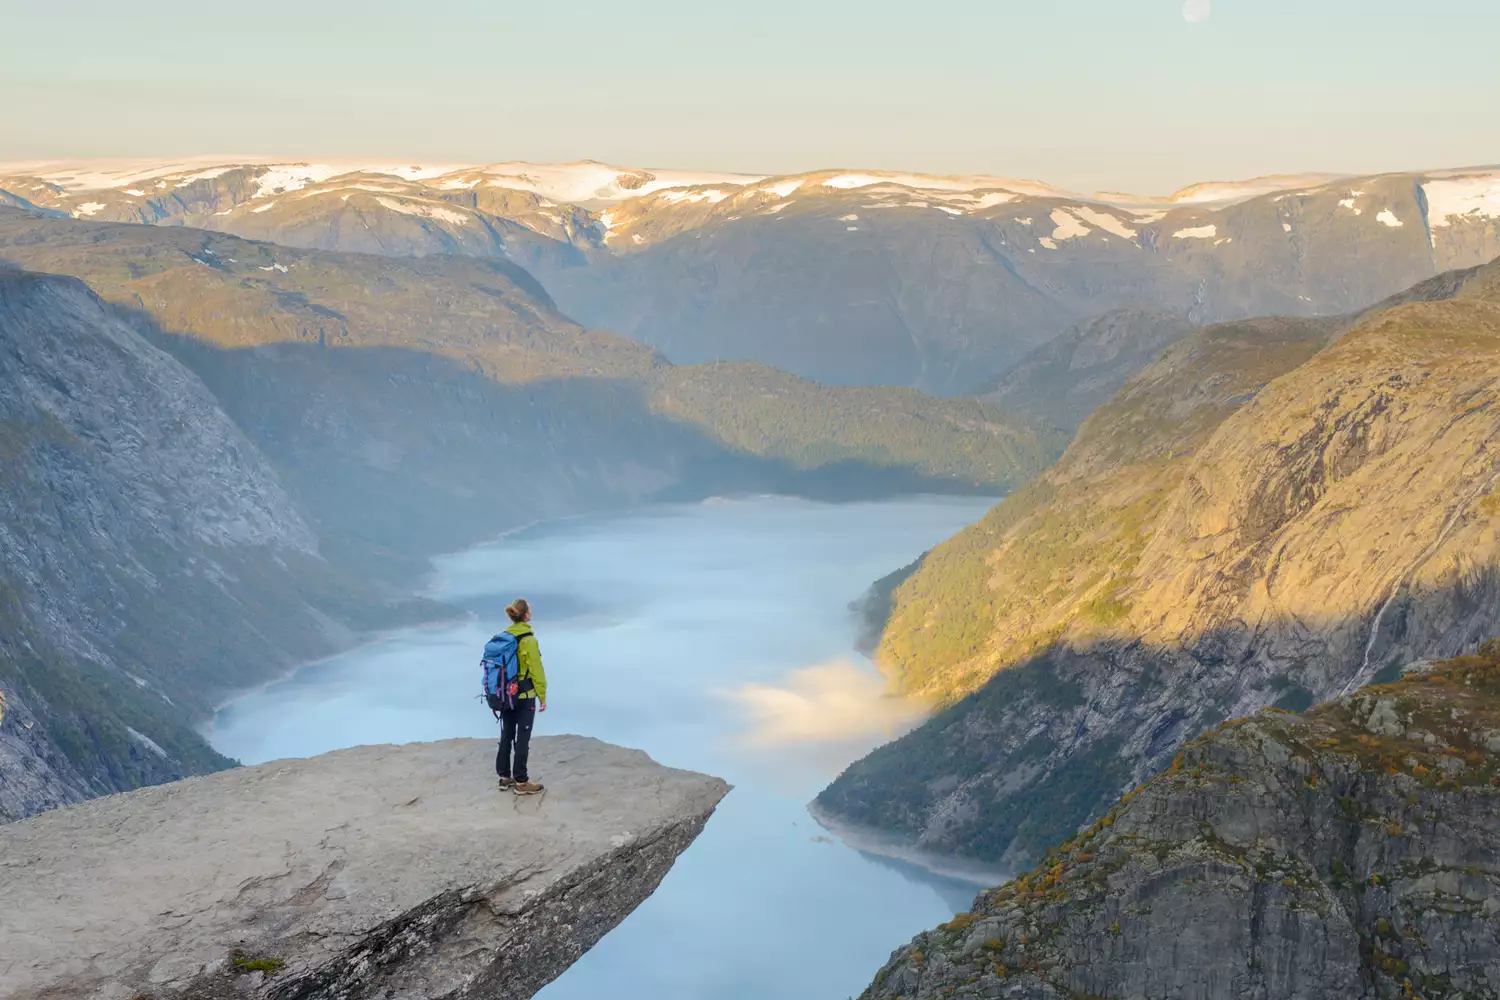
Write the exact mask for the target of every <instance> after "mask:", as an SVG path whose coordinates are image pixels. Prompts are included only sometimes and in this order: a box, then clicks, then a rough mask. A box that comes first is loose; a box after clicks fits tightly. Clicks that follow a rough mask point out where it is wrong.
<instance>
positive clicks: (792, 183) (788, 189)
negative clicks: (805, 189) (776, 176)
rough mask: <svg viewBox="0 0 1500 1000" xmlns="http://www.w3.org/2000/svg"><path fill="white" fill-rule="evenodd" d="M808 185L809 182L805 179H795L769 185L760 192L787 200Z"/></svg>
mask: <svg viewBox="0 0 1500 1000" xmlns="http://www.w3.org/2000/svg"><path fill="white" fill-rule="evenodd" d="M806 183H807V180H806V179H805V178H794V179H792V180H789V181H778V182H777V183H775V184H768V185H766V186H765V187H763V188H761V189H760V190H762V191H764V192H766V193H767V194H774V195H775V196H776V197H778V198H785V197H786V196H787V195H789V194H791V193H792V192H793V191H795V190H797V189H798V188H800V187H801V186H802V185H804V184H806Z"/></svg>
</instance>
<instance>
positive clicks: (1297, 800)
mask: <svg viewBox="0 0 1500 1000" xmlns="http://www.w3.org/2000/svg"><path fill="white" fill-rule="evenodd" d="M1497 774H1500V644H1496V643H1494V642H1491V643H1488V644H1487V645H1485V646H1484V647H1483V648H1482V649H1481V651H1480V653H1479V655H1477V656H1469V657H1464V658H1461V659H1458V660H1454V661H1450V662H1447V663H1443V664H1440V665H1438V666H1437V667H1435V668H1434V669H1432V670H1431V671H1430V672H1419V673H1414V674H1411V675H1409V676H1407V677H1405V678H1403V679H1402V680H1400V681H1399V682H1397V683H1393V684H1389V685H1382V686H1377V687H1370V688H1365V689H1362V690H1360V691H1358V692H1357V693H1355V694H1353V695H1350V696H1347V697H1344V698H1340V699H1338V700H1336V701H1333V702H1329V703H1326V704H1323V705H1320V706H1318V707H1317V708H1315V709H1313V710H1312V711H1310V712H1308V713H1306V714H1305V715H1302V716H1296V715H1292V714H1289V713H1287V712H1284V711H1278V710H1274V709H1269V710H1265V711H1262V712H1260V713H1259V714H1257V715H1255V716H1253V717H1251V718H1248V719H1236V720H1234V721H1232V722H1227V723H1225V724H1223V725H1221V726H1220V727H1218V728H1217V729H1216V730H1214V731H1212V732H1210V733H1208V734H1206V735H1204V736H1202V737H1200V738H1198V739H1195V740H1193V741H1192V742H1190V743H1188V744H1187V745H1186V746H1185V747H1184V748H1183V749H1182V751H1181V752H1180V753H1178V755H1177V756H1176V758H1175V759H1174V760H1173V761H1172V763H1171V765H1170V766H1169V767H1168V768H1167V769H1166V770H1165V771H1164V772H1163V773H1161V774H1159V775H1157V776H1156V777H1154V778H1152V779H1151V780H1149V781H1148V782H1146V784H1145V785H1144V786H1143V787H1141V788H1139V789H1137V790H1135V791H1133V792H1131V793H1130V794H1128V795H1126V796H1125V797H1124V798H1123V799H1122V800H1120V801H1119V802H1118V803H1116V804H1115V805H1114V807H1113V808H1111V809H1110V810H1109V811H1108V812H1107V813H1106V814H1105V815H1104V816H1103V817H1101V818H1100V819H1099V820H1098V821H1097V822H1095V823H1094V824H1093V825H1092V826H1090V827H1089V828H1088V829H1087V830H1085V831H1083V832H1082V833H1080V834H1079V835H1078V836H1077V837H1074V838H1072V839H1070V840H1068V841H1067V842H1066V843H1064V844H1062V845H1061V846H1059V847H1058V848H1056V849H1055V850H1053V851H1051V852H1049V854H1048V856H1047V858H1046V859H1045V860H1044V861H1043V862H1042V863H1041V864H1040V865H1039V866H1038V867H1037V868H1036V869H1035V870H1033V871H1030V872H1028V873H1027V874H1025V875H1023V876H1021V877H1020V878H1018V879H1016V880H1015V881H1013V882H1010V883H1008V884H1006V885H1004V886H1002V887H1000V888H998V889H995V890H992V891H988V892H984V893H981V894H980V896H979V898H978V899H976V900H975V903H974V907H973V909H972V911H971V912H968V913H961V914H959V915H958V916H957V917H956V918H955V919H954V920H953V921H951V922H949V923H947V924H944V925H943V926H941V927H939V928H938V929H936V930H934V931H931V932H929V933H926V934H923V935H921V936H919V937H918V938H917V939H916V940H914V941H913V942H912V943H911V944H910V945H908V946H907V947H905V948H902V949H901V950H899V951H898V952H896V954H895V955H894V956H893V957H892V959H891V961H890V963H889V964H888V965H887V966H886V967H885V968H884V969H882V970H881V971H880V973H879V975H878V976H877V977H876V978H875V982H874V984H873V985H872V986H871V987H870V988H869V989H868V990H866V991H865V993H864V994H862V996H863V997H864V998H867V1000H875V998H883V997H889V998H896V997H901V998H906V1000H923V998H928V997H954V998H966V997H1009V998H1015V1000H1022V998H1035V1000H1063V998H1071V997H1093V998H1100V1000H1105V998H1125V997H1166V996H1173V997H1194V998H1203V1000H1220V998H1222V1000H1230V998H1238V997H1245V996H1264V997H1280V998H1287V1000H1304V998H1305V1000H1322V998H1325V997H1348V998H1351V1000H1355V998H1358V1000H1377V998H1381V1000H1385V998H1390V1000H1395V998H1400V997H1424V998H1427V1000H1447V998H1452V1000H1460V998H1471V997H1493V996H1497V995H1500V921H1497V920H1496V915H1497V913H1500V870H1497V868H1496V858H1497V857H1500V823H1497V818H1500V777H1497Z"/></svg>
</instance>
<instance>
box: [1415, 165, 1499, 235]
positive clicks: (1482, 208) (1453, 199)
mask: <svg viewBox="0 0 1500 1000" xmlns="http://www.w3.org/2000/svg"><path fill="white" fill-rule="evenodd" d="M1422 190H1423V191H1424V192H1426V194H1427V219H1428V225H1429V226H1431V227H1433V228H1437V227H1439V226H1449V225H1452V224H1453V220H1454V219H1457V220H1458V221H1460V222H1462V221H1465V220H1467V219H1470V218H1487V219H1493V218H1496V217H1500V172H1495V173H1483V174H1470V175H1468V176H1447V177H1440V178H1437V179H1429V180H1428V181H1427V182H1426V183H1425V184H1423V185H1422Z"/></svg>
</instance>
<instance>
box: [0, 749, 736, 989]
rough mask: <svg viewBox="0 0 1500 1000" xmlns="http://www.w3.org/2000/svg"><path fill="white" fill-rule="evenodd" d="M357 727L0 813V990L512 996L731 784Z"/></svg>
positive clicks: (581, 940) (539, 975)
mask: <svg viewBox="0 0 1500 1000" xmlns="http://www.w3.org/2000/svg"><path fill="white" fill-rule="evenodd" d="M494 746H495V745H494V743H492V742H490V741H481V740H451V741H448V742H444V743H426V744H408V745H405V746H399V747H397V746H373V747H356V748H353V749H350V750H341V751H337V752H334V753H330V754H326V755H323V756H321V757H314V758H309V759H303V760H281V761H273V762H271V763H268V764H263V765H260V766H257V767H251V768H240V769H236V770H232V771H226V772H223V773H220V774H215V775H210V776H208V777H203V778H195V779H189V780H187V781H183V782H179V783H175V784H169V785H163V786H158V787H155V788H150V789H144V790H141V791H137V792H131V793H128V794H124V795H116V796H110V797H107V798H103V799H97V800H94V801H93V802H88V803H85V804H83V805H79V806H73V807H69V808H66V809H59V810H55V811H53V812H50V813H47V814H45V815H43V816H39V817H36V818H33V819H30V820H26V821H23V822H20V823H14V824H10V825H8V826H5V827H0V853H3V857H4V858H5V864H6V872H7V874H6V905H5V907H4V908H0V939H3V940H4V941H5V942H6V948H5V966H4V969H3V971H0V994H3V995H4V996H5V997H7V998H9V1000H42V998H54V997H80V998H82V997H90V998H129V997H144V996H150V997H153V998H155V1000H177V998H182V1000H187V998H192V1000H206V998H219V997H225V998H228V997H235V998H242V997H261V998H272V997H275V998H287V997H299V998H304V1000H314V998H318V1000H322V998H330V1000H331V998H340V1000H344V998H348V1000H354V998H377V997H378V998H383V1000H417V998H421V1000H427V998H437V997H444V998H460V997H475V998H478V997H493V996H505V997H515V998H525V997H529V996H531V995H532V994H533V993H535V992H536V991H537V990H539V989H540V988H541V987H542V986H544V985H545V984H546V983H548V982H550V981H551V980H552V979H554V978H555V977H556V976H557V975H558V974H560V973H561V972H562V971H563V970H564V969H566V968H567V967H568V966H569V965H570V964H572V963H573V962H574V961H575V960H576V959H577V958H578V957H579V956H580V955H582V954H583V952H585V951H586V950H588V948H590V947H591V946H592V945H593V944H594V942H596V941H597V940H598V939H599V938H600V937H601V936H602V935H604V934H605V933H606V932H608V931H609V930H610V929H611V928H613V927H614V926H615V925H616V924H618V923H619V922H620V921H621V920H622V919H624V917H625V916H626V915H627V914H628V913H630V911H631V910H633V909H634V908H635V907H636V906H637V905H638V904H639V903H640V902H641V901H642V900H643V899H645V898H646V897H647V896H648V895H650V894H651V892H652V891H653V890H654V889H655V888H656V886H657V885H658V884H659V883H660V881H661V879H662V877H663V876H664V875H665V874H666V873H667V870H668V869H669V868H670V867H671V866H672V862H673V861H674V860H675V859H676V857H677V856H678V855H679V854H680V853H681V852H682V851H683V850H685V849H686V848H687V847H688V845H689V844H691V843H692V841H693V839H694V838H695V837H696V836H697V835H698V833H699V831H701V830H702V829H703V825H704V823H705V822H707V820H708V818H709V816H710V815H711V814H712V813H713V811H714V808H715V806H716V805H717V804H718V803H719V800H720V799H722V798H723V797H724V795H725V794H726V793H727V792H728V791H729V787H728V786H727V785H726V784H725V783H724V782H722V781H720V780H719V779H717V778H710V777H706V776H704V775H701V774H694V773H692V772H687V771H677V770H672V769H670V768H665V767H662V766H660V765H658V764H656V763H655V762H654V761H652V760H651V759H650V758H649V757H647V756H646V755H645V754H644V753H641V752H640V751H634V750H622V749H620V748H618V747H614V746H610V745H608V744H605V743H600V742H598V741H597V740H591V739H586V738H584V737H576V736H560V737H544V738H541V739H538V740H537V741H536V742H535V743H534V744H533V750H532V766H533V768H534V769H535V770H536V772H537V773H540V774H545V775H546V779H547V780H546V784H547V789H546V791H545V793H544V794H542V795H538V796H535V797H525V798H520V797H517V796H515V795H513V794H512V793H510V792H504V793H501V792H498V791H497V790H496V788H495V784H494V771H493V766H492V765H493V760H494Z"/></svg>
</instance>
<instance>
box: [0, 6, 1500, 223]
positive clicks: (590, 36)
mask: <svg viewBox="0 0 1500 1000" xmlns="http://www.w3.org/2000/svg"><path fill="white" fill-rule="evenodd" d="M7 22H8V23H7V27H8V30H7V31H6V33H5V35H4V37H3V38H0V102H3V105H4V106H5V107H6V122H5V127H4V129H3V130H0V161H14V160H38V159H56V158H81V157H143V156H149V157H156V156H162V157H167V156H189V155H202V154H204V153H213V152H216V151H218V152H225V153H228V152H237V153H246V154H254V155H257V156H271V157H286V158H308V157H318V158H329V159H333V158H349V157H361V156H370V157H382V158H396V159H400V160H414V161H415V162H422V161H451V162H466V163H482V162H494V161H501V160H530V161H537V162H555V161H571V160H581V159H595V160H601V161H607V162H612V163H618V164H622V165H629V166H640V167H675V168H684V169H703V170H726V171H739V172H748V173H764V174H783V173H795V172H801V171H806V170H813V169H819V168H828V167H868V168H883V169H894V170H913V171H922V172H927V173H936V174H957V173H984V174H992V175H997V176H1012V177H1033V178H1037V179H1041V180H1045V181H1047V182H1049V183H1053V184H1057V185H1059V186H1061V187H1065V188H1069V189H1073V190H1079V191H1098V190H1113V191H1122V190H1123V191H1132V192H1137V193H1142V194H1164V193H1168V192H1170V191H1173V190H1176V189H1178V188H1181V187H1184V186H1186V185H1189V184H1192V183H1197V182H1203V181H1209V180H1230V179H1239V178H1246V177H1251V176H1257V175H1264V174H1271V173H1298V172H1308V171H1318V172H1330V173H1373V172H1381V171H1388V170H1415V169H1423V168H1437V167H1448V166H1465V165H1479V164H1485V163H1493V162H1497V161H1500V142H1497V139H1496V137H1495V135H1494V132H1493V129H1492V128H1491V127H1490V125H1491V122H1492V120H1493V118H1494V111H1495V108H1496V107H1497V106H1500V103H1497V101H1500V62H1497V61H1496V60H1494V59H1493V58H1492V52H1491V51H1490V46H1491V40H1492V39H1493V38H1495V37H1500V8H1497V7H1496V6H1495V5H1493V4H1486V3H1482V2H1480V0H1442V2H1435V3H1432V4H1428V5H1426V6H1425V7H1423V8H1422V9H1421V11H1420V12H1417V11H1416V10H1415V9H1414V8H1413V6H1412V5H1411V4H1410V3H1402V2H1398V0H1254V2H1253V3H1252V2H1251V0H1217V2H1214V3H1212V5H1211V0H1187V2H1185V3H1184V2H1183V0H1124V2H1122V0H1071V2H1067V3H1053V4H1030V3H1028V4H1022V3H1016V2H1011V3H1000V4H995V3H989V4H985V3H981V2H979V0H946V2H940V3H933V4H928V5H925V6H924V7H922V8H921V9H920V11H917V10H914V9H913V8H912V7H910V6H909V5H897V4H893V3H888V2H881V3H853V2H850V0H830V2H828V3H824V4H820V5H817V6H816V7H815V8H811V7H807V6H805V5H802V4H796V3H792V2H790V0H765V2H763V3H761V4H759V5H757V6H756V7H755V8H754V9H753V10H750V9H746V8H743V7H738V6H724V5H718V6H712V7H709V6H704V5H701V4H693V3H688V2H687V0H642V2H641V3H638V4H636V5H634V6H632V7H631V8H630V9H629V10H628V11H627V10H624V9H622V8H621V7H620V5H618V4H606V3H603V2H599V0H571V2H566V3H552V4H528V5H524V6H523V5H516V4H493V3H485V2H482V0H440V2H438V3H436V4H432V5H428V6H427V7H426V8H424V9H423V12H422V13H421V14H420V15H416V14H413V13H412V12H411V9H410V8H409V7H406V6H405V5H402V4H399V3H397V2H395V0H366V2H362V3H355V2H353V0H314V2H312V3H309V4H306V5H303V6H302V7H300V8H297V9H296V10H294V11H289V12H282V11H279V10H273V9H270V8H248V9H247V8H230V7H213V6H210V7H202V6H192V5H188V4H186V3H181V2H168V3H159V4H155V5H153V6H152V7H151V8H150V9H149V10H146V9H142V8H140V7H129V6H124V7H122V6H120V5H117V4H106V3H104V2H103V0H60V2H59V3H56V4H50V5H45V6H44V5H35V4H32V5H26V6H24V7H18V9H15V10H12V11H10V12H8V14H7Z"/></svg>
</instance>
